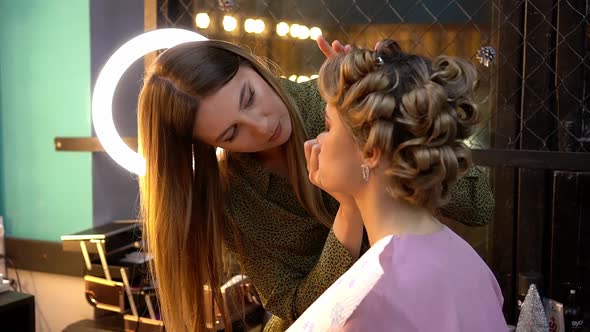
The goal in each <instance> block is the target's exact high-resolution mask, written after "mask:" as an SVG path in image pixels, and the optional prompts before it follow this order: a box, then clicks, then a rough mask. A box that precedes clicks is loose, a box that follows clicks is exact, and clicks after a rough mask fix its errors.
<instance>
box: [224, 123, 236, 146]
mask: <svg viewBox="0 0 590 332" xmlns="http://www.w3.org/2000/svg"><path fill="white" fill-rule="evenodd" d="M233 128H234V129H233V130H232V133H231V136H230V137H229V138H227V139H226V140H225V141H226V142H231V141H233V140H234V138H236V136H238V125H234V127H233Z"/></svg>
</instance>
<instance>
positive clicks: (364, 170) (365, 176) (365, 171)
mask: <svg viewBox="0 0 590 332" xmlns="http://www.w3.org/2000/svg"><path fill="white" fill-rule="evenodd" d="M370 171H371V170H370V169H369V166H367V165H365V164H362V165H361V172H362V173H363V179H365V181H367V182H368V181H369V173H370Z"/></svg>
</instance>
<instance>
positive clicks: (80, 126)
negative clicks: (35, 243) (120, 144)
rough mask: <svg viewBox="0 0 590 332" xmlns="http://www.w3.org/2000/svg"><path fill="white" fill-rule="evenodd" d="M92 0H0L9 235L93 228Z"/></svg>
mask: <svg viewBox="0 0 590 332" xmlns="http://www.w3.org/2000/svg"><path fill="white" fill-rule="evenodd" d="M89 11H90V9H89V0H27V1H14V0H0V215H3V216H4V220H5V224H6V229H7V233H8V236H12V237H19V238H29V239H38V240H49V241H59V237H60V235H63V234H68V233H73V232H77V231H80V230H82V229H86V228H89V227H91V226H92V178H91V176H92V170H91V154H90V153H84V152H56V151H55V148H54V146H53V139H54V137H56V136H81V137H88V136H90V133H91V129H90V128H91V120H90V84H91V83H90V82H91V80H90V13H89Z"/></svg>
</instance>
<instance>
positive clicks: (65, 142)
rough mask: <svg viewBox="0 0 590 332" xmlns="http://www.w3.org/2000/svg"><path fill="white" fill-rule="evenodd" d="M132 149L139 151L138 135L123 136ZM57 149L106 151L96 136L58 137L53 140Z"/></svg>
mask: <svg viewBox="0 0 590 332" xmlns="http://www.w3.org/2000/svg"><path fill="white" fill-rule="evenodd" d="M122 139H123V142H125V143H126V144H127V145H128V146H129V147H130V148H131V149H133V150H134V151H137V138H136V137H122ZM53 142H54V145H55V150H56V151H79V152H81V151H85V152H104V148H103V147H102V145H101V144H100V141H99V140H98V138H96V137H56V138H54V140H53Z"/></svg>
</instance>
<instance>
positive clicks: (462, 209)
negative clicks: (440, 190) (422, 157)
mask: <svg viewBox="0 0 590 332" xmlns="http://www.w3.org/2000/svg"><path fill="white" fill-rule="evenodd" d="M494 208H495V201H494V195H493V194H492V191H491V189H490V186H489V184H488V181H487V176H486V174H485V173H484V172H483V171H482V170H481V169H480V168H479V167H472V168H471V169H470V170H469V171H468V172H467V174H465V176H463V177H462V178H460V179H459V180H458V181H457V183H456V184H455V185H454V186H453V188H452V189H451V199H450V201H449V203H448V204H447V205H446V206H444V207H443V208H442V209H441V212H442V214H443V215H444V216H445V217H447V218H450V219H454V220H456V221H458V222H460V223H463V224H465V225H468V226H485V225H487V224H488V223H490V221H491V220H492V218H493V216H494Z"/></svg>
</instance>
